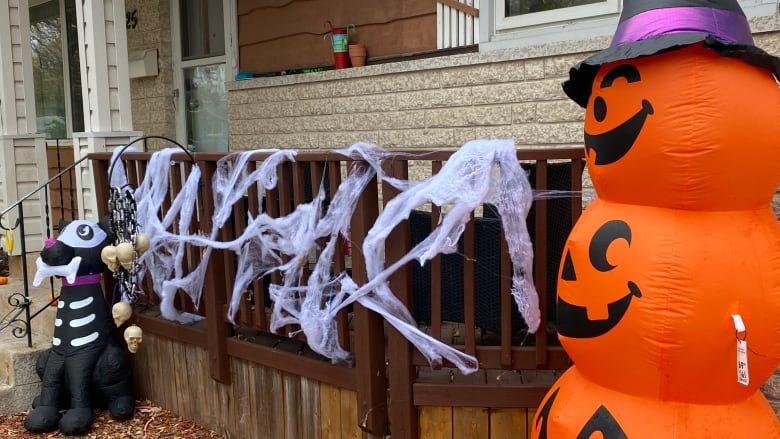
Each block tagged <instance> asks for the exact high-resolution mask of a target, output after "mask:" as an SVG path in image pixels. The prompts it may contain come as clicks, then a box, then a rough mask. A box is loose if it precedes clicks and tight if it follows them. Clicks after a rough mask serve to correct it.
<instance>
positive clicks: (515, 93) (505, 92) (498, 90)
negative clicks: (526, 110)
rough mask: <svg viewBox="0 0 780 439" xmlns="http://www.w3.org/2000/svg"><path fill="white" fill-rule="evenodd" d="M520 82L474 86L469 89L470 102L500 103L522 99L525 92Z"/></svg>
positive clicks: (475, 103)
mask: <svg viewBox="0 0 780 439" xmlns="http://www.w3.org/2000/svg"><path fill="white" fill-rule="evenodd" d="M521 84H522V82H512V83H507V84H496V85H478V86H474V87H472V89H471V98H472V104H473V105H483V104H502V103H511V102H520V101H523V100H524V95H525V94H526V93H527V92H526V91H525V90H524V87H522V86H521Z"/></svg>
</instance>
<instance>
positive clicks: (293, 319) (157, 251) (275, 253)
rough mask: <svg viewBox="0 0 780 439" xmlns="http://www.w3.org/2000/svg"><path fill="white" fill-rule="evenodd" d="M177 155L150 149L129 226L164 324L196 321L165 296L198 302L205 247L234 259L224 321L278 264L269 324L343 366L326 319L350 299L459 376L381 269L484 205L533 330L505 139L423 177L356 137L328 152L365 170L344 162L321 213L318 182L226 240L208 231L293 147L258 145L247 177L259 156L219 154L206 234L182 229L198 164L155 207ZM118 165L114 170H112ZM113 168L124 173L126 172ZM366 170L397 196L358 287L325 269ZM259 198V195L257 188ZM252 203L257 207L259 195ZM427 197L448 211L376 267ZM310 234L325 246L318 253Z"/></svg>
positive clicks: (524, 238) (510, 146) (445, 241)
mask: <svg viewBox="0 0 780 439" xmlns="http://www.w3.org/2000/svg"><path fill="white" fill-rule="evenodd" d="M178 151H179V150H178V149H176V148H169V149H165V150H162V151H158V152H156V153H155V154H153V155H152V157H151V159H150V161H149V163H148V167H147V171H146V175H145V178H144V181H143V183H142V184H141V186H139V187H138V189H137V190H136V192H135V197H136V200H137V203H138V204H137V206H138V207H137V216H138V221H139V226H140V228H141V230H142V231H143V232H144V233H146V234H147V235H148V236H149V240H150V249H149V250H148V251H147V252H145V253H144V254H143V255H142V256H141V257H140V259H139V262H140V264H141V272H140V275H141V276H143V275H144V273H145V272H147V273H148V274H149V276H150V277H151V279H152V285H153V288H154V291H155V293H156V294H157V295H158V296H159V297H160V300H161V305H160V311H161V313H162V316H163V317H164V318H166V319H169V320H175V321H178V322H180V323H185V324H186V323H191V322H194V321H197V320H199V319H202V317H201V316H197V315H194V314H190V313H184V312H181V311H179V310H177V309H176V308H175V306H174V300H173V299H174V296H175V293H176V291H177V290H182V291H184V292H186V294H188V295H189V297H190V298H191V299H192V301H193V303H194V304H195V305H196V306H197V305H198V304H199V302H200V298H201V295H202V288H203V281H204V277H205V272H206V266H207V264H208V261H209V257H210V255H211V252H212V251H213V250H214V249H224V250H230V251H232V252H234V253H235V255H236V258H237V271H236V280H235V283H234V287H233V292H232V296H231V302H230V307H229V310H228V318H229V319H230V321H231V322H233V323H235V320H234V318H235V315H236V313H237V311H238V307H239V304H240V301H241V298H242V295H243V293H244V291H245V289H246V286H247V285H249V284H250V283H251V282H252V281H253V280H254V279H257V278H260V277H262V276H265V275H267V274H269V273H272V272H275V271H277V272H280V273H281V274H282V279H283V282H282V283H281V284H272V285H271V286H270V295H271V299H272V300H273V311H272V315H271V321H270V330H271V331H277V330H278V329H280V328H282V327H284V326H286V325H299V326H300V328H301V329H300V330H301V331H303V333H304V334H305V336H306V340H307V343H308V344H309V346H310V347H311V348H312V350H314V351H315V352H318V353H320V354H322V355H324V356H326V357H328V358H330V359H331V360H332V361H333V362H349V361H350V360H351V354H350V353H349V352H347V351H345V350H343V349H342V348H341V346H340V345H339V342H338V334H337V326H336V315H337V313H338V312H339V311H340V310H342V309H344V308H345V307H347V306H348V305H349V304H352V303H354V302H358V303H360V304H361V305H363V306H365V307H366V308H368V309H371V310H373V311H375V312H377V313H378V314H380V315H381V316H382V317H383V318H384V319H385V320H387V322H388V323H390V324H391V325H393V326H394V327H395V328H396V329H397V330H398V331H399V332H400V333H401V334H403V335H404V337H406V338H407V339H408V340H409V341H410V342H411V343H412V344H413V345H414V346H415V347H416V348H417V349H418V350H419V351H420V352H421V353H422V354H423V355H424V356H425V357H426V358H427V359H428V361H429V362H430V363H431V364H441V363H442V359H446V360H448V361H449V362H451V363H452V364H454V365H455V366H456V367H457V368H458V369H460V370H461V371H462V372H464V373H471V372H474V371H476V370H477V369H478V363H477V360H476V358H474V357H473V356H471V355H468V354H466V353H464V352H462V351H460V350H458V349H455V348H453V347H451V346H449V345H447V344H445V343H442V342H441V341H439V340H436V339H435V338H433V337H431V336H429V335H427V334H425V333H424V332H422V331H421V330H419V329H418V327H417V323H416V322H415V321H414V319H413V317H412V316H411V314H410V313H409V311H408V310H407V308H406V307H405V306H404V305H403V303H401V302H400V301H399V300H398V298H397V297H396V296H395V294H394V293H393V292H392V291H391V290H390V287H389V285H388V282H387V281H388V278H389V277H390V275H391V274H393V273H394V272H395V271H396V270H398V269H399V268H400V267H402V266H403V265H405V264H406V263H408V262H410V261H412V260H417V261H419V263H420V264H424V263H425V262H426V261H428V260H430V259H432V258H433V257H435V256H436V255H438V254H442V253H452V252H455V251H457V243H458V240H459V238H460V236H461V234H462V233H463V231H464V229H465V225H466V223H467V222H468V221H469V219H470V215H471V212H472V211H474V209H476V208H477V207H478V206H480V205H481V204H483V203H492V204H495V205H496V206H497V208H498V211H499V214H500V215H501V220H502V227H503V229H504V234H505V239H506V241H507V244H508V248H509V255H510V259H511V261H512V267H513V275H512V295H513V297H514V299H515V302H516V304H517V306H518V309H519V310H520V313H521V315H522V316H523V318H524V319H525V321H526V324H527V325H528V329H529V331H530V332H536V330H537V329H538V327H539V324H540V313H539V302H538V296H537V293H536V289H535V287H534V283H533V278H532V264H533V247H532V244H531V241H530V238H529V236H528V231H527V229H526V223H525V220H526V217H527V215H528V211H529V209H530V207H531V203H532V201H533V191H532V189H531V186H530V184H529V182H528V178H527V175H526V172H525V171H524V170H523V169H522V168H521V166H520V164H519V162H518V161H517V158H516V152H515V148H514V143H513V142H512V141H511V140H477V141H472V142H468V143H466V144H465V145H463V146H462V147H461V148H460V149H459V150H458V151H456V152H455V153H454V154H453V155H452V156H451V157H450V158H449V159H448V160H447V162H446V163H445V164H444V166H443V167H442V169H441V170H440V171H439V172H438V173H437V174H435V175H433V176H431V177H429V178H428V179H426V180H424V181H421V182H409V181H402V180H398V179H395V178H392V177H390V176H388V175H386V174H385V173H384V172H383V170H382V167H381V162H382V160H383V159H386V158H389V157H392V156H393V155H394V154H395V153H392V152H388V151H385V150H382V149H380V148H379V147H377V146H375V145H371V144H366V143H357V144H354V145H352V146H351V147H350V148H347V149H344V150H339V151H337V152H339V153H341V154H343V155H345V156H348V157H350V158H353V159H355V160H360V161H363V162H365V163H366V164H368V166H367V167H366V166H362V167H353V168H352V170H351V172H349V174H348V176H347V178H346V179H345V180H344V181H343V182H342V183H341V184H340V185H339V187H338V190H337V192H336V193H335V194H334V195H333V197H332V200H331V201H330V204H329V206H328V208H327V210H325V208H324V201H325V189H324V188H323V187H322V186H320V190H319V192H318V194H316V196H315V197H314V199H313V200H312V201H311V202H309V203H305V204H300V205H298V206H296V207H295V210H293V212H291V213H290V214H289V215H286V216H282V217H277V218H274V217H272V216H270V215H268V214H267V213H265V212H260V213H259V214H258V215H257V216H255V217H251V216H250V217H248V218H247V222H248V224H247V226H246V229H245V230H244V232H243V233H242V234H241V236H239V237H237V238H235V239H234V240H232V241H227V242H225V241H219V240H217V239H216V237H217V236H218V231H219V229H220V228H221V227H222V226H223V225H224V224H225V222H226V221H227V220H228V219H229V217H230V215H231V214H232V206H233V204H234V203H235V202H236V201H238V200H239V199H241V198H242V197H243V196H244V195H245V194H246V193H247V189H248V188H249V187H250V186H252V185H254V184H260V185H261V186H262V187H263V188H265V189H273V188H274V187H275V186H276V184H277V181H278V177H277V175H276V170H277V168H278V165H279V164H281V163H283V162H285V161H294V160H295V156H296V152H295V151H293V150H264V151H262V152H266V153H268V152H270V153H271V155H270V157H268V158H267V159H265V160H264V161H263V162H262V163H261V164H260V166H259V167H258V169H257V170H255V171H254V172H252V173H249V174H247V171H246V166H245V165H246V163H247V162H248V161H249V159H250V157H251V156H252V155H253V154H254V153H257V152H259V151H247V152H241V153H234V154H231V155H228V156H225V157H223V158H222V159H220V160H219V161H218V162H217V172H216V173H215V175H214V180H213V187H212V188H211V190H212V191H213V195H214V205H215V206H214V213H213V217H212V230H211V231H210V233H209V234H208V236H204V235H199V234H188V233H186V232H184V231H187V230H190V223H191V221H192V220H193V216H194V212H195V206H196V200H197V195H198V190H199V184H200V176H201V174H200V170H199V169H198V167H197V166H193V168H192V171H191V173H190V175H189V176H188V177H187V180H186V181H185V182H184V185H183V187H182V190H181V191H180V192H179V193H178V194H176V196H175V198H174V200H173V201H172V203H171V206H170V207H169V208H168V209H166V211H165V212H162V211H161V209H162V207H161V206H163V200H164V199H165V196H166V195H167V191H168V188H169V181H168V178H169V177H168V167H169V166H170V164H171V156H172V154H173V153H174V152H178ZM113 160H116V157H114V158H113V159H112V161H113ZM120 163H121V162H118V163H117V167H121V166H120ZM119 175H121V176H122V177H124V170H122V171H121V172H120V173H119ZM375 176H378V177H379V178H381V179H383V180H384V181H385V182H388V183H389V184H392V185H393V186H394V187H396V188H397V189H399V190H400V193H399V194H398V195H397V196H396V197H395V198H393V199H392V200H390V201H389V202H388V203H387V205H386V206H385V208H384V209H383V210H382V212H381V213H380V214H379V216H378V217H377V219H376V221H375V222H374V225H373V226H372V227H371V229H370V230H369V231H368V234H367V235H366V237H365V240H364V243H363V247H362V252H363V254H364V256H365V263H366V272H367V274H368V282H366V283H365V284H364V285H358V284H357V283H356V282H355V281H354V280H353V279H352V278H350V277H349V276H348V275H347V273H345V272H342V273H331V267H332V262H333V260H334V253H335V249H336V242H337V239H338V238H339V236H342V237H344V238H345V239H349V225H350V220H351V218H352V215H353V213H354V209H355V206H356V205H357V201H358V199H359V197H360V195H361V194H362V193H363V190H364V189H365V188H366V186H367V185H368V184H369V183H370V182H371V181H372V179H373V178H374V177H375ZM113 183H114V182H113V181H112V184H113ZM258 193H259V197H261V198H262V191H258ZM258 202H259V203H258V204H259V205H261V206H262V199H260V200H258ZM428 202H430V203H433V204H435V205H437V206H447V207H449V209H448V210H447V213H446V214H444V215H443V218H442V221H441V223H440V224H439V226H438V227H436V228H435V229H434V230H433V231H432V232H431V233H430V235H428V237H427V238H426V239H424V240H423V241H422V242H420V243H419V244H417V245H416V246H415V247H414V248H412V249H411V250H410V251H409V253H407V254H406V255H404V256H403V257H401V258H400V259H399V260H398V261H395V262H393V263H392V264H391V265H390V266H387V267H385V258H384V250H385V240H386V239H387V237H388V235H389V234H390V232H391V231H392V230H393V228H394V227H396V226H397V225H398V224H399V223H401V222H402V221H403V220H405V219H407V218H408V217H409V215H410V213H411V212H412V211H413V210H414V209H416V208H419V207H420V206H422V205H424V204H426V203H428ZM177 217H178V218H179V220H178V223H177V227H176V228H175V229H177V230H179V231H182V232H180V233H172V232H170V231H169V230H171V229H173V227H172V226H173V221H174V219H175V218H177ZM318 241H319V242H323V241H324V242H325V244H324V245H323V246H322V248H320V246H319V244H318ZM186 244H190V245H193V246H196V247H200V248H202V251H201V254H202V257H201V261H200V263H199V264H198V265H197V266H196V267H195V268H194V269H192V270H190V271H189V272H187V273H185V270H184V266H183V260H184V254H185V247H186ZM316 250H319V257H318V259H317V261H316V263H315V264H314V268H313V270H312V272H311V274H310V276H309V277H308V281H305V280H304V279H303V265H304V264H303V263H304V262H306V261H307V260H308V258H309V255H310V254H312V253H313V251H316ZM285 261H286V262H285Z"/></svg>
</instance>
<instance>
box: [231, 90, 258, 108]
mask: <svg viewBox="0 0 780 439" xmlns="http://www.w3.org/2000/svg"><path fill="white" fill-rule="evenodd" d="M256 93H257V91H256V90H234V91H231V92H229V93H228V104H229V105H241V104H248V103H250V102H254V101H255V100H256V98H255V94H256Z"/></svg>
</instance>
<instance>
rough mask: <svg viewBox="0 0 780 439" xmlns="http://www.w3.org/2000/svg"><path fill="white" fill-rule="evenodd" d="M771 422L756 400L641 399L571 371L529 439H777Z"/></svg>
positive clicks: (767, 410) (764, 407) (774, 423)
mask: <svg viewBox="0 0 780 439" xmlns="http://www.w3.org/2000/svg"><path fill="white" fill-rule="evenodd" d="M776 419H777V418H775V414H774V412H772V409H771V408H770V407H769V406H768V405H767V403H766V400H764V399H763V397H761V395H760V394H753V395H752V396H751V397H749V398H747V399H744V400H740V401H738V402H734V403H730V404H692V403H682V402H670V401H660V400H656V399H652V398H640V397H636V396H630V395H625V394H623V393H620V392H616V391H614V390H611V389H609V388H607V387H602V386H599V385H596V384H594V383H592V382H591V381H590V380H589V379H587V378H586V377H584V376H583V374H582V373H580V371H579V370H578V368H577V367H576V366H574V367H572V368H570V369H569V370H568V371H566V373H564V375H563V376H561V378H559V379H558V382H557V383H556V385H555V386H554V387H553V388H552V390H551V391H550V393H549V394H548V395H547V396H546V398H545V400H544V401H542V404H541V406H540V407H539V409H538V410H537V414H536V416H535V418H534V420H533V425H532V428H533V435H532V437H534V438H538V439H568V438H571V439H595V438H600V439H658V438H663V439H668V438H686V439H687V438H707V439H710V438H718V439H725V438H728V439H758V438H762V439H763V438H775V437H778V435H780V430H778V424H777V420H776ZM599 434H600V435H599Z"/></svg>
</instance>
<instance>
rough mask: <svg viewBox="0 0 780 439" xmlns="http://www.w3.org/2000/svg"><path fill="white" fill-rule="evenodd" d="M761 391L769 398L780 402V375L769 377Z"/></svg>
mask: <svg viewBox="0 0 780 439" xmlns="http://www.w3.org/2000/svg"><path fill="white" fill-rule="evenodd" d="M761 391H762V392H764V394H765V395H766V397H767V398H769V399H771V400H775V401H777V402H780V375H777V373H775V375H772V376H771V377H769V379H768V380H767V382H766V383H764V385H763V386H761Z"/></svg>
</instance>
